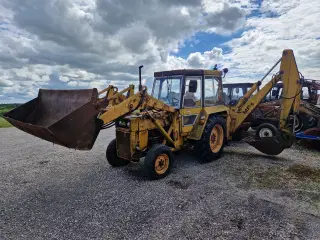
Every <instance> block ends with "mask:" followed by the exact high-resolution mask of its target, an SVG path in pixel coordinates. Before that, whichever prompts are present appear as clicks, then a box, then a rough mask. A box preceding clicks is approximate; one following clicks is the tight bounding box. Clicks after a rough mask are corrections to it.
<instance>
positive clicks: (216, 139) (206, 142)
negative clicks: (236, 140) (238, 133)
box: [194, 116, 226, 162]
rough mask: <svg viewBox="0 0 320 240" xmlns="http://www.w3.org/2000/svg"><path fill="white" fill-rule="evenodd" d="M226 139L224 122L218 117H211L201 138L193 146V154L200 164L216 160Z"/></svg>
mask: <svg viewBox="0 0 320 240" xmlns="http://www.w3.org/2000/svg"><path fill="white" fill-rule="evenodd" d="M225 139H226V121H225V119H224V118H222V117H220V116H215V117H211V118H210V119H209V120H208V122H207V124H206V126H205V129H204V131H203V134H202V137H201V139H200V140H199V141H197V142H196V144H195V147H194V149H195V153H196V156H197V157H200V160H201V161H202V162H211V161H213V160H216V159H218V158H219V157H220V156H221V153H222V152H223V147H224V144H225Z"/></svg>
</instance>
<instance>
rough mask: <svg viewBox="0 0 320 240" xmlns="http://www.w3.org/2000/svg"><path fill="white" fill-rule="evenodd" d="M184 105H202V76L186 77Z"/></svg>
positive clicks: (190, 106)
mask: <svg viewBox="0 0 320 240" xmlns="http://www.w3.org/2000/svg"><path fill="white" fill-rule="evenodd" d="M185 81H186V85H185V93H184V97H183V107H185V108H193V107H201V77H186V80H185Z"/></svg>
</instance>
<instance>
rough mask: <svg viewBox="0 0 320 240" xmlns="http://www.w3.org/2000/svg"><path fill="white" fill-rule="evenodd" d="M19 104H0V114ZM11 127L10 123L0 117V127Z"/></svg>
mask: <svg viewBox="0 0 320 240" xmlns="http://www.w3.org/2000/svg"><path fill="white" fill-rule="evenodd" d="M18 106H19V104H0V115H2V114H4V113H6V112H9V111H10V110H12V109H14V108H16V107H18ZM7 127H12V125H11V124H10V123H8V122H7V121H6V120H4V119H3V118H2V117H0V128H7Z"/></svg>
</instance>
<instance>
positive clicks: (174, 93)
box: [152, 69, 224, 109]
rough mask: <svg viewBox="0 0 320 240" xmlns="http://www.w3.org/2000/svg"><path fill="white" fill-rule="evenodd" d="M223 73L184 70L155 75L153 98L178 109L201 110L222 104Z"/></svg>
mask: <svg viewBox="0 0 320 240" xmlns="http://www.w3.org/2000/svg"><path fill="white" fill-rule="evenodd" d="M223 73H224V72H222V71H217V70H201V69H183V70H172V71H163V72H155V73H154V83H153V88H152V96H153V97H154V98H156V99H159V100H161V101H162V102H164V103H166V104H168V105H170V106H172V107H174V108H176V109H184V108H201V107H207V106H213V105H216V104H218V103H221V102H222V76H223Z"/></svg>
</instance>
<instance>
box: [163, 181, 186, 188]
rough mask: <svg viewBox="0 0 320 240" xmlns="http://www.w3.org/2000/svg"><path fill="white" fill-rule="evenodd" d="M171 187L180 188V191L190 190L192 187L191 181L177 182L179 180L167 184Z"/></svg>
mask: <svg viewBox="0 0 320 240" xmlns="http://www.w3.org/2000/svg"><path fill="white" fill-rule="evenodd" d="M167 183H168V185H169V186H172V187H175V188H178V189H188V188H189V187H190V185H191V183H190V182H189V181H183V182H182V181H177V180H170V181H168V182H167Z"/></svg>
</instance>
